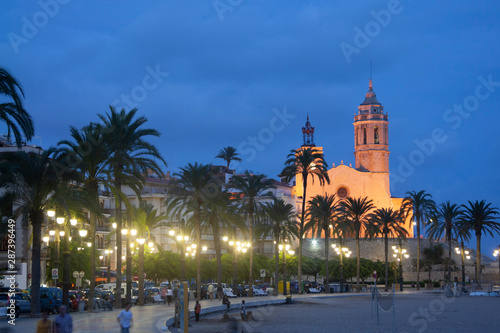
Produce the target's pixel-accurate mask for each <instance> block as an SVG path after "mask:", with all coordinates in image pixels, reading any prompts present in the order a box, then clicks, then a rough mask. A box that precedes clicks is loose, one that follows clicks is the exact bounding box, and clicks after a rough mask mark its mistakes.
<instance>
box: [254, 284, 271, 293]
mask: <svg viewBox="0 0 500 333" xmlns="http://www.w3.org/2000/svg"><path fill="white" fill-rule="evenodd" d="M257 287H258V288H259V289H262V290H263V291H264V292H266V293H267V294H268V295H272V294H273V293H274V288H273V287H270V286H268V285H267V283H264V284H258V285H257Z"/></svg>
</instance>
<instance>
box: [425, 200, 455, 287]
mask: <svg viewBox="0 0 500 333" xmlns="http://www.w3.org/2000/svg"><path fill="white" fill-rule="evenodd" d="M461 214H462V211H461V210H460V207H459V206H458V205H457V204H452V203H451V202H449V201H446V202H443V203H441V204H439V206H438V207H437V214H436V215H437V216H436V217H437V218H436V219H433V221H432V225H431V227H430V228H429V235H430V237H432V238H440V237H441V235H442V234H443V232H444V233H445V235H446V241H447V242H448V260H447V265H448V281H451V247H452V246H451V242H452V240H453V238H456V236H457V233H458V232H457V225H456V222H457V221H458V218H459V217H460V215H461Z"/></svg>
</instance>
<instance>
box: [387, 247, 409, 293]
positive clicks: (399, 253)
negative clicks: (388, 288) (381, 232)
mask: <svg viewBox="0 0 500 333" xmlns="http://www.w3.org/2000/svg"><path fill="white" fill-rule="evenodd" d="M392 250H393V251H394V254H393V255H392V256H393V257H394V258H396V259H397V260H398V264H399V291H403V257H404V258H405V259H408V258H409V257H410V255H409V254H408V253H407V250H406V249H403V248H402V246H401V240H399V246H396V245H393V246H392ZM386 278H387V277H386Z"/></svg>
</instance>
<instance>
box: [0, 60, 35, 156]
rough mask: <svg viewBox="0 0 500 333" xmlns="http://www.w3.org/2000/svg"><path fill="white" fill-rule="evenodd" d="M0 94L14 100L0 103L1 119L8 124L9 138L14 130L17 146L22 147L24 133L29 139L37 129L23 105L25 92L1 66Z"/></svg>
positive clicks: (27, 139)
mask: <svg viewBox="0 0 500 333" xmlns="http://www.w3.org/2000/svg"><path fill="white" fill-rule="evenodd" d="M0 96H6V97H7V98H8V99H10V100H12V101H10V102H6V103H0V120H1V121H3V122H4V123H5V124H6V125H7V139H8V140H10V136H11V132H12V133H13V134H14V138H15V141H16V144H17V146H18V147H20V146H21V144H22V141H23V140H22V135H24V136H25V137H26V141H29V140H31V138H32V137H33V136H34V135H35V129H34V126H33V121H32V119H31V116H30V115H29V113H28V112H27V111H26V110H25V109H24V106H23V101H22V97H24V92H23V89H22V88H21V85H20V84H19V82H18V81H17V80H16V79H15V78H14V77H13V76H12V75H10V74H9V72H7V70H5V69H4V68H2V67H0Z"/></svg>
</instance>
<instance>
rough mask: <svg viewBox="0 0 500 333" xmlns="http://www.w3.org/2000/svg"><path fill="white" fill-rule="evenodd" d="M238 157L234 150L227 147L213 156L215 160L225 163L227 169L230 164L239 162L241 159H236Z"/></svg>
mask: <svg viewBox="0 0 500 333" xmlns="http://www.w3.org/2000/svg"><path fill="white" fill-rule="evenodd" d="M239 155H240V154H239V153H238V152H236V148H234V147H231V146H227V147H225V148H222V149H221V150H220V151H219V154H217V156H215V158H220V159H223V160H224V161H226V163H227V168H228V169H229V165H230V164H231V162H232V161H238V162H241V158H239V157H238V156H239Z"/></svg>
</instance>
